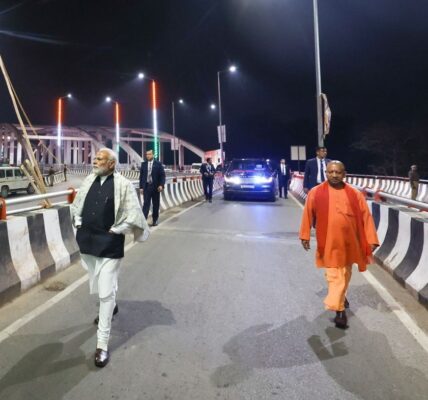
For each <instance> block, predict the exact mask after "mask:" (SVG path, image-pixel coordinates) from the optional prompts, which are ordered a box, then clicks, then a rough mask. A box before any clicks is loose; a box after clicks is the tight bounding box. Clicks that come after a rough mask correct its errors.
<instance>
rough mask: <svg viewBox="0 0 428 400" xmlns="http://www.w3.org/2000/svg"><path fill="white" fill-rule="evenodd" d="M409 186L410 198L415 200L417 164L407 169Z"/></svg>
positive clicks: (417, 183)
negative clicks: (410, 190)
mask: <svg viewBox="0 0 428 400" xmlns="http://www.w3.org/2000/svg"><path fill="white" fill-rule="evenodd" d="M409 182H410V188H411V189H412V200H416V197H418V190H419V173H418V166H417V165H412V166H411V167H410V171H409Z"/></svg>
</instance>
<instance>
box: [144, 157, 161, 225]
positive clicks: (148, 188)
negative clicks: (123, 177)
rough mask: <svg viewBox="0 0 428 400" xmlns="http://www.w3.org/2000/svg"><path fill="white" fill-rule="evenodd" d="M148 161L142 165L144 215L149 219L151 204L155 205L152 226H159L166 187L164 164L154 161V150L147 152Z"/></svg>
mask: <svg viewBox="0 0 428 400" xmlns="http://www.w3.org/2000/svg"><path fill="white" fill-rule="evenodd" d="M146 160H147V161H144V162H143V163H141V170H140V192H141V194H143V195H144V205H143V214H144V216H145V217H146V218H147V217H148V215H149V210H150V203H153V211H152V221H153V222H152V226H156V225H157V224H158V219H159V205H160V193H161V192H162V190H163V188H164V186H165V170H164V168H163V165H162V163H160V162H159V161H157V160H155V159H154V155H153V150H148V151H146Z"/></svg>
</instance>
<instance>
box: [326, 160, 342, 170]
mask: <svg viewBox="0 0 428 400" xmlns="http://www.w3.org/2000/svg"><path fill="white" fill-rule="evenodd" d="M330 164H335V165H337V166H339V167H341V168H342V169H343V170H344V171H345V170H346V168H345V164H344V163H343V162H342V161H339V160H331V161H330V162H329V163H328V164H327V168H326V169H328V166H329V165H330Z"/></svg>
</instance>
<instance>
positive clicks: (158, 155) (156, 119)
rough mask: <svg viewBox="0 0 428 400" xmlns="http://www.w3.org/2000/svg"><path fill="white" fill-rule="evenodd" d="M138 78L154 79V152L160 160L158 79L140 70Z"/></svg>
mask: <svg viewBox="0 0 428 400" xmlns="http://www.w3.org/2000/svg"><path fill="white" fill-rule="evenodd" d="M137 77H138V79H140V80H142V79H150V80H151V81H152V119H153V142H154V143H153V153H154V156H155V158H159V160H160V146H159V139H158V136H159V133H158V111H157V95H156V81H155V80H154V79H153V78H150V77H148V76H146V75H145V74H143V73H142V72H139V73H138V75H137Z"/></svg>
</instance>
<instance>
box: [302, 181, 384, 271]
mask: <svg viewBox="0 0 428 400" xmlns="http://www.w3.org/2000/svg"><path fill="white" fill-rule="evenodd" d="M323 185H328V226H327V230H326V231H327V237H326V242H325V248H324V252H323V254H322V253H321V252H320V251H319V249H318V248H317V252H316V265H317V267H319V268H340V267H344V266H349V265H352V264H353V263H356V264H358V267H359V270H360V271H365V270H366V266H367V264H368V263H372V262H373V260H372V259H371V257H367V256H366V254H365V253H364V252H363V251H362V249H361V247H362V246H361V243H360V239H359V235H358V228H357V220H356V217H357V216H356V215H355V213H354V211H353V207H352V206H351V204H350V199H349V197H348V196H347V194H346V192H345V189H335V188H333V187H332V186H330V185H329V184H328V182H325V183H323V184H321V185H318V186H316V187H314V188H313V189H312V190H310V191H309V193H308V197H307V199H306V204H305V209H304V211H303V216H302V223H301V227H300V235H299V237H300V239H301V240H310V233H311V226H312V225H313V221H314V220H315V221H316V215H317V212H320V209H319V207H318V209H317V204H316V197H317V191H319V190H320V189H321V188H322V187H323ZM351 189H352V190H353V191H355V194H356V199H357V201H358V207H359V209H360V210H361V214H362V219H363V227H364V233H365V237H366V240H367V243H368V244H369V245H378V244H379V241H378V238H377V233H376V228H375V226H374V222H373V218H372V216H371V214H370V211H369V209H368V206H367V202H366V200H365V198H364V196H363V195H362V194H361V193H360V192H359V191H358V190H356V189H354V188H351ZM318 222H319V221H318ZM318 222H316V223H318Z"/></svg>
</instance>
